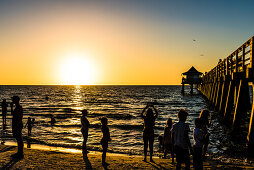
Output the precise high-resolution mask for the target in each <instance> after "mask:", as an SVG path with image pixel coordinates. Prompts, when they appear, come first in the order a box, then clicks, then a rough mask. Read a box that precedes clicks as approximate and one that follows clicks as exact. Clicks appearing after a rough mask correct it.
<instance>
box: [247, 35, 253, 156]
mask: <svg viewBox="0 0 254 170" xmlns="http://www.w3.org/2000/svg"><path fill="white" fill-rule="evenodd" d="M253 57H254V37H252V38H251V41H250V68H251V69H250V71H251V77H249V78H250V79H251V81H252V92H253V94H254V80H253V75H254V74H253V68H254V61H253ZM247 141H248V143H247V145H248V150H247V151H248V156H253V155H254V98H253V101H252V109H251V117H250V123H249V132H248V136H247Z"/></svg>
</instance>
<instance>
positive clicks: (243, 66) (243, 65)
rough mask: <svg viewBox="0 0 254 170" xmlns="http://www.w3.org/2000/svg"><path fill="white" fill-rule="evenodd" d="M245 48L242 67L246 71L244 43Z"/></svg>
mask: <svg viewBox="0 0 254 170" xmlns="http://www.w3.org/2000/svg"><path fill="white" fill-rule="evenodd" d="M242 48H243V49H242V53H243V56H242V60H243V62H242V68H243V71H244V72H245V69H246V68H245V45H243V47H242Z"/></svg>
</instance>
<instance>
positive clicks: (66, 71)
mask: <svg viewBox="0 0 254 170" xmlns="http://www.w3.org/2000/svg"><path fill="white" fill-rule="evenodd" d="M88 57H89V56H87V55H84V54H79V53H70V54H68V55H66V57H65V58H64V59H63V60H62V61H61V62H60V63H61V65H60V69H59V70H60V73H59V74H60V81H61V84H66V85H91V84H94V81H95V79H96V77H95V76H96V74H95V66H94V64H93V62H92V61H91V60H90V59H88Z"/></svg>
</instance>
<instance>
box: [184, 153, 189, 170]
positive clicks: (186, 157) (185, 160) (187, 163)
mask: <svg viewBox="0 0 254 170" xmlns="http://www.w3.org/2000/svg"><path fill="white" fill-rule="evenodd" d="M183 154H184V155H183V157H184V162H185V169H190V153H189V150H188V149H183Z"/></svg>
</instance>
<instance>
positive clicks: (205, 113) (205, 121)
mask: <svg viewBox="0 0 254 170" xmlns="http://www.w3.org/2000/svg"><path fill="white" fill-rule="evenodd" d="M199 118H200V119H201V121H202V130H203V132H204V136H205V138H204V146H203V159H205V154H206V152H207V147H208V143H209V136H210V133H209V132H208V127H210V120H209V119H210V112H209V110H202V111H201V113H200V115H199Z"/></svg>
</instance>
